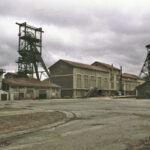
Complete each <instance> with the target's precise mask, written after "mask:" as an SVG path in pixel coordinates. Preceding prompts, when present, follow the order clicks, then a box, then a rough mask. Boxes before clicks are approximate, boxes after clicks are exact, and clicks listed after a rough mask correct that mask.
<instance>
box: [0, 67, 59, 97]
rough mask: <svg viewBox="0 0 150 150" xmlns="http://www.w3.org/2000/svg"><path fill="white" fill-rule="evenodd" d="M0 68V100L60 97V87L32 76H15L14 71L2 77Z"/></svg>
mask: <svg viewBox="0 0 150 150" xmlns="http://www.w3.org/2000/svg"><path fill="white" fill-rule="evenodd" d="M3 73H4V71H3V70H2V69H0V87H1V88H0V100H22V99H50V98H60V97H61V87H60V86H58V85H56V84H54V83H50V82H49V81H40V80H38V79H33V78H20V77H18V76H17V77H18V78H16V73H8V74H6V75H5V78H4V79H3V78H2V77H3Z"/></svg>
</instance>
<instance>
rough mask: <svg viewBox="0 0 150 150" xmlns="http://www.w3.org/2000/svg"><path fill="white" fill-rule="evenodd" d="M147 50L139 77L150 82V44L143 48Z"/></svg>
mask: <svg viewBox="0 0 150 150" xmlns="http://www.w3.org/2000/svg"><path fill="white" fill-rule="evenodd" d="M145 47H146V48H147V56H146V59H145V62H144V64H143V66H142V69H141V72H140V77H143V78H145V79H146V80H150V44H149V45H146V46H145Z"/></svg>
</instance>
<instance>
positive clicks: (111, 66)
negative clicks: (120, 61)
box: [92, 61, 120, 71]
mask: <svg viewBox="0 0 150 150" xmlns="http://www.w3.org/2000/svg"><path fill="white" fill-rule="evenodd" d="M96 63H97V64H100V65H103V66H105V67H107V68H109V69H114V70H119V71H120V69H119V68H116V67H114V66H113V65H110V64H106V63H103V62H99V61H95V62H94V63H93V64H92V65H94V64H96Z"/></svg>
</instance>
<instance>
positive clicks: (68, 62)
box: [59, 59, 107, 72]
mask: <svg viewBox="0 0 150 150" xmlns="http://www.w3.org/2000/svg"><path fill="white" fill-rule="evenodd" d="M59 61H63V62H65V63H67V64H69V65H71V66H73V67H77V68H84V69H89V70H96V71H102V72H107V71H106V70H104V69H101V68H99V67H96V66H92V65H88V64H83V63H79V62H73V61H69V60H64V59H60V60H59Z"/></svg>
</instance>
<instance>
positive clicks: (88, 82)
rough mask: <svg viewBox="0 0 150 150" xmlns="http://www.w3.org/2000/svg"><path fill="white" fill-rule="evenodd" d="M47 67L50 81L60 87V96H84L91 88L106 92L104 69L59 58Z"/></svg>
mask: <svg viewBox="0 0 150 150" xmlns="http://www.w3.org/2000/svg"><path fill="white" fill-rule="evenodd" d="M49 69H50V72H51V81H52V82H53V83H55V84H58V85H60V86H61V88H62V92H61V93H62V97H74V98H75V97H84V96H87V94H88V92H89V91H90V90H91V89H93V88H97V89H98V90H99V92H100V94H101V95H107V94H108V91H109V73H108V71H106V70H104V69H100V68H98V67H96V66H91V65H87V64H82V63H77V62H72V61H68V60H59V61H58V62H56V63H55V64H53V65H52V66H51V67H50V68H49Z"/></svg>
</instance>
